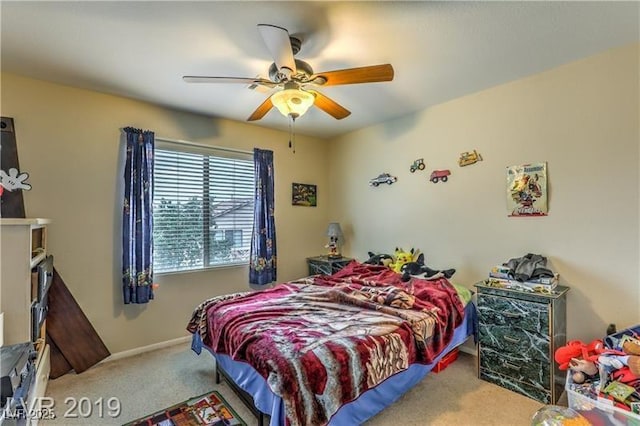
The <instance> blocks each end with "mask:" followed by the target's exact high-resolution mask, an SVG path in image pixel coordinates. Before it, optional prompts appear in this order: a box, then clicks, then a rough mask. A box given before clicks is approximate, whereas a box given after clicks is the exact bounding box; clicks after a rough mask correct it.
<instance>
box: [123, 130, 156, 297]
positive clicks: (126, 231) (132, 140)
mask: <svg viewBox="0 0 640 426" xmlns="http://www.w3.org/2000/svg"><path fill="white" fill-rule="evenodd" d="M124 132H125V134H126V137H127V161H126V164H125V171H124V208H123V211H122V290H123V295H124V303H125V304H128V303H148V302H149V300H151V299H153V204H152V203H153V146H154V135H153V132H151V131H148V130H146V131H143V130H140V129H134V128H131V127H126V128H124Z"/></svg>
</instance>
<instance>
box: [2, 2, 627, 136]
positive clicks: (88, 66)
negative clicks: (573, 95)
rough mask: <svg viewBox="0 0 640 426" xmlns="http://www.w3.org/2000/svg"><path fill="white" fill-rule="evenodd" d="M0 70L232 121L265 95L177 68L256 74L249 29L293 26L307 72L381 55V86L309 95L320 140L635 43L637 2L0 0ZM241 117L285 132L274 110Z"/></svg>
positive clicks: (307, 129) (305, 129)
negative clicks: (197, 79)
mask: <svg viewBox="0 0 640 426" xmlns="http://www.w3.org/2000/svg"><path fill="white" fill-rule="evenodd" d="M0 7H1V9H0V14H1V18H2V28H1V36H2V38H1V47H2V62H1V67H2V71H8V72H12V73H17V74H22V75H26V76H30V77H33V78H37V79H42V80H49V81H53V82H57V83H62V84H66V85H71V86H76V87H81V88H87V89H92V90H97V91H100V92H105V93H112V94H116V95H122V96H127V97H130V98H135V99H141V100H145V101H149V102H154V103H157V104H160V105H164V106H168V107H173V108H178V109H182V110H187V111H191V112H196V113H200V114H205V115H207V116H211V117H224V118H228V119H232V120H239V121H244V120H246V118H247V117H248V116H249V115H250V114H251V113H252V112H253V110H254V109H255V108H257V106H258V105H260V104H261V103H262V102H263V100H264V99H265V98H266V97H267V96H268V93H267V92H260V91H256V90H249V89H248V88H247V87H246V86H245V85H242V84H188V83H185V82H183V81H182V79H181V77H182V76H183V75H211V76H231V77H250V78H253V77H256V76H258V75H259V76H262V77H266V78H268V75H267V70H268V68H269V65H270V64H271V62H273V59H272V58H271V57H270V56H269V53H268V51H267V49H266V48H265V46H264V43H263V40H262V38H261V37H260V35H259V33H258V30H257V28H256V25H257V24H259V23H267V24H274V25H278V26H281V27H284V28H287V29H288V30H289V33H290V34H292V35H298V36H301V38H302V39H303V45H302V49H301V51H300V53H298V55H297V56H296V57H297V58H299V59H303V60H305V61H307V62H309V63H310V64H311V66H312V67H313V69H314V71H316V72H320V71H331V70H335V69H343V68H353V67H361V66H366V65H375V64H383V63H391V64H392V65H393V67H394V69H395V79H394V80H393V81H391V82H385V83H368V84H358V85H348V86H331V87H325V88H321V89H320V91H321V92H322V93H323V94H325V95H326V96H329V97H330V98H331V99H333V100H335V101H336V102H338V103H340V104H341V105H343V106H344V107H345V108H347V109H349V110H350V111H351V112H352V114H351V115H350V116H349V117H347V118H345V119H343V120H340V121H338V120H335V119H334V118H332V117H330V116H329V115H327V114H325V113H324V112H322V111H320V110H319V109H317V108H312V109H311V110H310V111H309V112H308V113H307V114H306V115H304V116H303V117H301V118H300V119H299V120H298V121H297V122H296V132H297V133H304V134H309V135H315V136H318V137H323V138H328V137H333V136H336V135H339V134H342V133H345V132H349V131H353V130H355V129H358V128H362V127H365V126H368V125H371V124H374V123H378V122H382V121H386V120H389V119H392V118H395V117H399V116H402V115H406V114H408V113H411V112H414V111H417V110H422V109H425V108H427V107H429V106H431V105H435V104H438V103H441V102H444V101H447V100H450V99H454V98H456V97H459V96H462V95H465V94H468V93H472V92H476V91H479V90H482V89H485V88H488V87H491V86H495V85H498V84H501V83H504V82H507V81H511V80H515V79H518V78H521V77H524V76H527V75H531V74H535V73H538V72H540V71H543V70H546V69H549V68H552V67H555V66H558V65H560V64H563V63H567V62H570V61H573V60H576V59H579V58H582V57H586V56H589V55H592V54H595V53H597V52H600V51H603V50H606V49H609V48H612V47H616V46H621V45H624V44H628V43H632V42H638V41H639V40H640V31H639V24H638V22H639V20H640V12H639V10H640V3H638V2H635V1H634V2H607V1H604V2H338V1H335V2H306V1H304V2H266V1H261V2H181V1H161V2H150V1H141V2H128V1H116V2H93V1H87V2H79V1H73V2H42V1H37V2H7V1H2V2H1V4H0ZM252 125H258V126H266V127H271V128H276V129H281V130H287V128H288V122H287V119H286V118H285V117H283V116H282V115H280V114H279V113H278V111H277V110H276V109H275V108H274V109H273V110H271V112H269V113H268V114H267V115H266V116H265V117H264V118H263V119H262V120H260V121H257V122H255V123H252Z"/></svg>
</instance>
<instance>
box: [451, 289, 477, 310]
mask: <svg viewBox="0 0 640 426" xmlns="http://www.w3.org/2000/svg"><path fill="white" fill-rule="evenodd" d="M451 284H452V285H453V287H454V288H455V289H456V291H457V292H458V297H460V300H462V303H463V304H464V305H465V306H467V303H469V302H471V297H472V296H473V291H471V290H469V289H468V288H466V287H465V286H463V285H460V284H455V283H451Z"/></svg>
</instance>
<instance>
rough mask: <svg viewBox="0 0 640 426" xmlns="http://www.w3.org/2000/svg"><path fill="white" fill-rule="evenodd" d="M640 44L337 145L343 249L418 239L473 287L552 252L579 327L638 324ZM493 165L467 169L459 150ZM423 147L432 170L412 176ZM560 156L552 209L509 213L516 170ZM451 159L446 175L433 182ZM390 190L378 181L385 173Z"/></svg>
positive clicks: (333, 164)
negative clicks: (509, 264)
mask: <svg viewBox="0 0 640 426" xmlns="http://www.w3.org/2000/svg"><path fill="white" fill-rule="evenodd" d="M639 50H640V48H639V45H637V44H636V45H633V46H628V47H625V48H620V49H616V50H611V51H607V52H605V53H603V54H600V55H597V56H594V57H591V58H587V59H585V60H582V61H579V62H575V63H571V64H567V65H565V66H562V67H559V68H557V69H553V70H550V71H548V72H544V73H541V74H537V75H534V76H532V77H529V78H525V79H522V80H518V81H514V82H511V83H509V84H504V85H501V86H498V87H494V88H491V89H488V90H485V91H482V92H479V93H475V94H472V95H469V96H465V97H462V98H459V99H456V100H453V101H450V102H447V103H444V104H441V105H438V106H435V107H433V108H430V109H427V110H425V111H422V112H419V113H417V114H415V115H411V116H407V117H404V118H401V119H398V120H394V121H390V122H386V123H382V124H380V125H378V126H375V127H371V128H367V129H364V130H361V131H358V132H354V133H352V134H349V135H347V136H344V137H342V138H341V139H339V140H335V141H333V142H332V144H331V152H330V163H329V164H330V171H331V173H330V193H331V197H332V198H331V205H332V211H335V212H336V213H337V216H336V219H337V220H340V221H341V222H342V223H343V224H344V225H345V226H344V227H345V229H346V232H347V235H346V239H347V245H346V246H345V252H346V253H347V254H350V255H352V256H355V257H358V258H360V259H363V258H365V257H366V253H367V251H368V250H372V251H381V252H387V253H388V252H391V251H393V249H394V247H395V246H398V245H399V246H402V247H404V248H410V247H417V248H420V249H421V250H422V251H423V252H424V253H425V254H426V262H427V264H428V265H429V266H431V267H433V268H450V267H454V268H456V269H457V271H458V272H457V273H456V275H455V276H454V278H453V281H455V282H458V283H461V284H464V285H467V286H469V287H472V285H473V283H474V282H476V281H478V280H481V279H484V278H485V277H486V276H487V274H488V272H489V269H490V268H491V267H492V266H494V265H496V264H500V263H502V262H505V261H507V260H508V259H509V258H512V257H518V256H522V255H524V254H526V253H529V252H531V253H541V254H544V255H546V256H547V257H548V258H549V260H550V265H551V267H552V268H553V269H554V270H556V271H557V272H559V273H560V276H561V282H562V283H563V284H565V285H568V286H570V287H571V291H570V293H569V295H568V328H567V331H568V337H569V338H572V339H574V338H578V339H583V340H591V339H594V338H597V337H601V336H602V335H603V334H604V332H605V329H606V324H608V323H610V322H613V323H616V324H618V326H629V325H632V324H637V323H639V322H640V289H639V288H640V283H639V279H640V277H639V271H638V263H639V262H638V260H639V249H638V244H639V238H638V235H639V234H638V232H639V226H638V220H639V216H638V205H639V177H638V169H639V167H638V164H639V163H638V161H639V154H638V151H639V144H640V135H639V133H640V131H639V124H638V122H639V115H640V114H639V108H638V99H639V84H638V79H639V77H638V76H639V68H638V62H639ZM473 149H477V150H478V152H480V153H481V154H482V156H483V157H484V161H482V162H480V163H478V164H475V165H471V166H467V167H463V168H460V167H458V165H457V159H458V156H459V154H460V153H461V152H464V151H470V150H473ZM419 157H424V159H425V162H426V164H427V168H426V170H425V171H424V172H416V173H415V174H411V173H410V172H409V170H408V169H409V165H410V164H411V162H412V161H413V160H414V159H416V158H419ZM543 161H546V162H547V163H548V172H549V187H550V189H549V206H550V210H549V216H548V217H544V218H508V217H507V210H506V189H505V187H506V177H505V176H506V175H505V167H507V166H510V165H517V164H524V163H530V162H543ZM433 169H450V170H451V172H452V175H451V176H450V180H449V182H447V183H438V184H432V183H430V182H429V181H428V180H427V177H428V173H430V171H431V170H433ZM385 171H386V172H390V173H391V174H394V175H396V176H398V182H397V183H395V184H393V185H392V186H387V185H383V186H381V187H378V188H373V187H369V186H368V184H367V182H368V180H369V179H370V178H372V177H374V176H376V175H377V174H379V173H381V172H385Z"/></svg>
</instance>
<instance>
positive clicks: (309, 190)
mask: <svg viewBox="0 0 640 426" xmlns="http://www.w3.org/2000/svg"><path fill="white" fill-rule="evenodd" d="M291 204H292V205H294V206H305V207H315V206H316V205H317V188H316V186H315V185H309V184H306V183H292V184H291Z"/></svg>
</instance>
